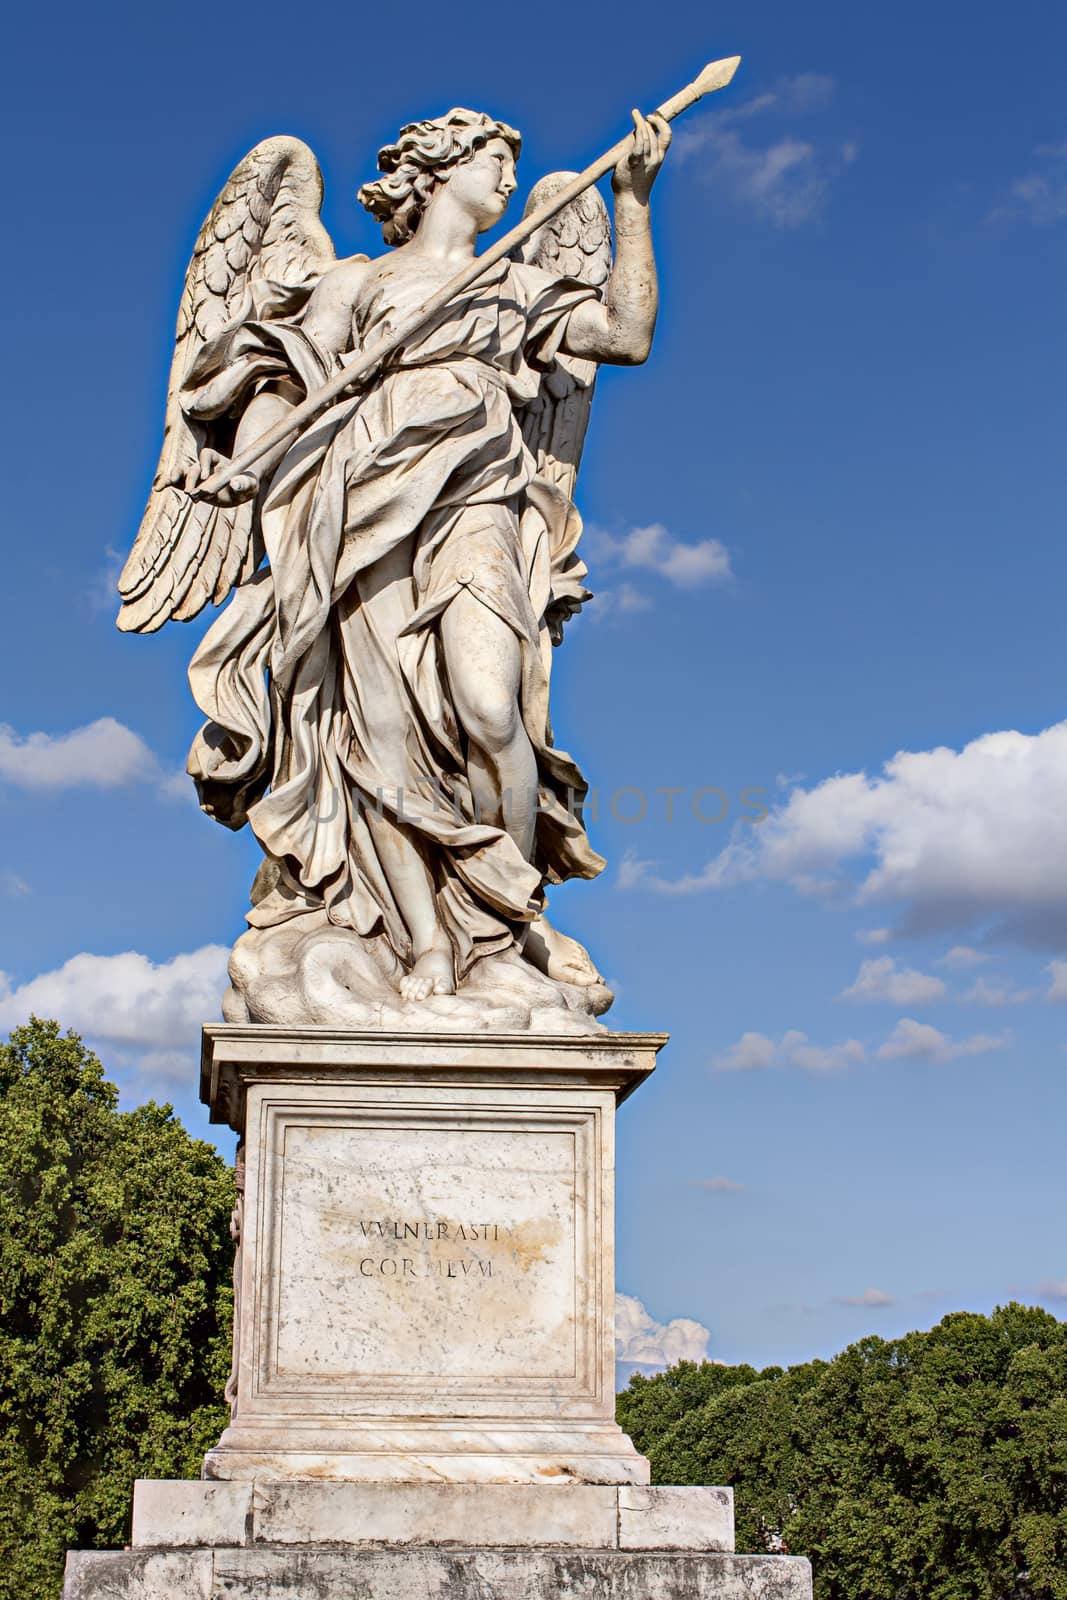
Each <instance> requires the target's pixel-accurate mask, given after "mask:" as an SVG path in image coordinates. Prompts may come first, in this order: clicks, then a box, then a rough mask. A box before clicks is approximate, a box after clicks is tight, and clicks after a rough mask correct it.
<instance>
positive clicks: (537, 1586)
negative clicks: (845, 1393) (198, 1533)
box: [64, 1545, 811, 1600]
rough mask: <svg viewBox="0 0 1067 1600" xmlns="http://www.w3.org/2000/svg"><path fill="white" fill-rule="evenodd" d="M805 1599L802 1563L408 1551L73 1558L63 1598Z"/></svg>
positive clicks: (669, 1555)
mask: <svg viewBox="0 0 1067 1600" xmlns="http://www.w3.org/2000/svg"><path fill="white" fill-rule="evenodd" d="M268 1594H269V1595H270V1597H271V1600H353V1597H355V1596H358V1597H359V1600H426V1596H428V1595H434V1596H437V1597H438V1600H516V1596H522V1600H559V1596H560V1595H567V1596H568V1597H569V1600H634V1597H635V1596H640V1600H811V1568H810V1566H809V1564H808V1562H807V1561H805V1560H804V1559H803V1558H801V1557H790V1556H737V1555H728V1554H722V1553H713V1552H704V1553H700V1554H694V1553H693V1552H691V1551H663V1550H660V1551H625V1550H533V1549H530V1550H514V1549H508V1550H490V1549H485V1548H484V1547H482V1548H480V1549H475V1548H462V1549H440V1548H433V1547H430V1546H421V1547H418V1546H408V1547H406V1548H391V1549H390V1548H382V1547H378V1548H367V1549H363V1550H353V1549H351V1548H349V1549H344V1548H333V1549H330V1548H323V1547H321V1546H320V1547H318V1548H316V1549H307V1548H304V1549H297V1548H293V1547H285V1546H279V1545H260V1546H258V1547H252V1548H247V1549H221V1550H220V1549H216V1550H170V1551H159V1550H130V1551H125V1552H122V1553H117V1552H116V1553H115V1554H96V1553H89V1552H86V1551H72V1552H71V1554H70V1555H69V1556H68V1557H67V1582H66V1587H65V1589H64V1600H263V1596H264V1595H268Z"/></svg>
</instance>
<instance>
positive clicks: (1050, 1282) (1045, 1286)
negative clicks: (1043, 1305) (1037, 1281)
mask: <svg viewBox="0 0 1067 1600" xmlns="http://www.w3.org/2000/svg"><path fill="white" fill-rule="evenodd" d="M1037 1292H1038V1294H1039V1295H1040V1296H1041V1298H1042V1300H1067V1278H1046V1279H1045V1281H1044V1283H1042V1284H1041V1285H1040V1286H1039V1287H1038V1291H1037Z"/></svg>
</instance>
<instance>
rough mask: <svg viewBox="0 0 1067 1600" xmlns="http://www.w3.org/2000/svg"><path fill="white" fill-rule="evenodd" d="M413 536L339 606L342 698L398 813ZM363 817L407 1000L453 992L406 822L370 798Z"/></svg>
mask: <svg viewBox="0 0 1067 1600" xmlns="http://www.w3.org/2000/svg"><path fill="white" fill-rule="evenodd" d="M412 559H413V557H412V541H411V540H410V539H409V540H405V541H404V542H403V543H402V544H401V545H399V546H397V547H396V548H395V549H394V550H391V551H389V552H388V553H387V554H386V555H385V556H383V557H382V558H381V559H380V560H379V561H377V562H376V563H375V565H374V567H373V568H371V569H368V570H367V571H366V572H364V573H362V574H360V575H359V576H358V577H357V579H356V581H355V582H354V583H353V585H352V587H351V590H350V591H349V592H348V594H347V595H346V596H345V597H344V598H343V599H342V601H341V602H340V604H339V606H338V612H337V614H338V629H339V633H340V640H341V649H342V662H343V671H344V680H343V687H344V697H345V705H346V709H347V711H348V716H349V720H350V722H351V728H352V738H353V740H354V743H355V745H356V747H357V748H358V749H359V751H360V752H361V754H362V759H363V761H364V763H365V765H366V767H367V768H368V769H369V770H371V771H373V772H374V773H375V774H377V777H378V779H379V781H380V784H381V787H382V788H383V789H386V790H394V789H395V790H397V791H398V792H399V796H400V808H401V812H402V811H403V810H404V809H406V807H407V806H412V807H413V806H414V805H415V804H417V802H418V794H419V791H418V788H417V787H416V782H417V780H416V778H415V777H413V775H412V772H411V768H410V762H409V757H408V752H407V737H408V732H409V729H410V725H411V708H410V706H409V704H408V701H407V691H406V689H405V686H404V684H403V682H402V680H401V677H400V672H399V667H398V664H397V657H396V639H397V636H398V635H399V634H400V632H401V630H402V629H403V628H404V626H405V624H406V623H407V621H408V620H409V618H410V615H411V610H412V603H411V563H412ZM362 822H363V825H364V827H365V828H366V831H367V833H368V834H369V836H370V841H371V845H372V848H373V852H374V855H375V857H376V858H377V864H378V866H379V867H380V870H381V872H382V874H383V875H384V877H385V880H386V884H387V885H388V890H389V893H390V894H391V895H392V898H393V900H394V902H395V905H396V909H397V910H398V912H399V914H400V917H401V919H402V921H403V923H404V925H405V927H406V928H407V930H408V933H409V935H410V937H411V953H412V965H411V970H410V972H406V973H405V974H404V976H403V977H402V978H401V979H400V984H399V988H400V992H401V994H402V995H403V996H404V997H405V999H409V1000H425V999H426V998H427V996H428V995H430V994H453V993H454V992H455V988H456V976H455V959H454V955H453V951H452V944H451V941H450V940H449V937H448V934H447V933H446V932H445V930H444V928H443V927H442V926H441V921H440V917H439V915H438V909H437V894H436V886H435V883H434V878H433V873H432V871H431V868H430V863H429V860H428V859H427V855H426V853H425V851H424V850H423V849H422V848H421V847H420V844H419V842H418V841H417V839H416V837H415V836H414V832H413V830H412V828H411V827H410V826H409V825H406V824H405V823H404V821H403V819H402V817H401V816H394V815H392V814H390V813H389V812H387V811H384V810H383V809H382V808H381V806H380V805H376V804H375V803H374V799H373V797H371V796H369V795H368V796H366V797H365V801H364V804H363V806H362Z"/></svg>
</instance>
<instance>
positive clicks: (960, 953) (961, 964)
mask: <svg viewBox="0 0 1067 1600" xmlns="http://www.w3.org/2000/svg"><path fill="white" fill-rule="evenodd" d="M988 960H989V956H988V955H987V954H986V953H985V952H984V951H982V950H974V949H972V948H971V946H970V945H969V944H954V945H953V946H952V949H951V950H946V951H945V954H944V955H943V956H938V958H937V960H936V962H935V963H934V965H935V966H938V967H949V968H951V970H952V971H953V972H965V971H966V970H967V968H968V967H978V966H981V964H982V962H983V961H988Z"/></svg>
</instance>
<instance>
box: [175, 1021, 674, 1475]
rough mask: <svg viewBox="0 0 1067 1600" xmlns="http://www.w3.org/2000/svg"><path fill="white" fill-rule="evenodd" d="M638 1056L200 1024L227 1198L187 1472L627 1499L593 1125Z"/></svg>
mask: <svg viewBox="0 0 1067 1600" xmlns="http://www.w3.org/2000/svg"><path fill="white" fill-rule="evenodd" d="M662 1042H663V1041H662V1038H661V1037H660V1036H655V1035H652V1036H649V1035H634V1036H630V1035H625V1034H608V1033H606V1032H605V1033H603V1034H601V1035H599V1036H598V1037H597V1038H596V1040H595V1041H589V1042H588V1043H586V1042H584V1041H582V1040H579V1039H574V1038H572V1037H569V1036H560V1037H559V1038H556V1039H548V1040H546V1041H544V1042H543V1043H541V1042H534V1041H532V1040H530V1039H529V1038H526V1037H524V1036H521V1035H518V1036H515V1035H512V1036H508V1037H505V1038H496V1039H494V1038H492V1037H489V1038H486V1039H484V1040H481V1039H465V1040H462V1041H457V1040H456V1039H455V1038H454V1037H452V1036H450V1035H440V1036H433V1035H428V1034H423V1035H415V1036H410V1035H408V1036H397V1037H396V1038H394V1039H392V1040H390V1039H389V1038H388V1037H383V1036H382V1035H379V1034H374V1033H366V1034H363V1035H356V1034H350V1033H345V1034H343V1035H342V1034H333V1033H331V1032H330V1031H329V1030H321V1031H316V1030H306V1031H302V1030H295V1031H294V1030H280V1029H279V1030H271V1029H267V1028H256V1027H244V1028H242V1027H234V1026H222V1027H214V1028H209V1029H206V1030H205V1053H204V1080H203V1081H204V1087H205V1091H206V1098H207V1099H208V1101H209V1103H210V1105H211V1106H212V1115H213V1116H215V1117H216V1118H220V1117H226V1118H228V1119H229V1120H231V1121H232V1122H233V1124H234V1125H235V1126H236V1127H237V1128H238V1131H240V1132H241V1133H242V1134H243V1136H244V1167H245V1185H244V1198H243V1205H242V1216H241V1224H240V1226H241V1241H240V1263H239V1271H238V1287H239V1295H238V1304H239V1306H240V1325H239V1329H238V1337H237V1340H236V1349H237V1359H236V1374H235V1378H234V1380H232V1381H231V1386H230V1392H231V1394H232V1395H233V1397H234V1403H233V1415H232V1421H231V1425H230V1426H229V1427H228V1428H227V1429H226V1431H225V1433H224V1434H223V1437H222V1439H221V1440H220V1442H219V1444H218V1446H217V1447H216V1448H215V1449H214V1450H212V1451H211V1452H209V1454H208V1457H207V1459H206V1461H205V1464H204V1474H205V1476H206V1477H208V1478H212V1479H253V1478H256V1479H263V1478H270V1477H276V1478H286V1477H289V1478H308V1477H314V1478H336V1479H349V1480H369V1481H393V1482H441V1481H445V1482H470V1483H518V1482H521V1483H531V1482H546V1481H547V1482H557V1481H561V1480H562V1481H571V1482H577V1483H583V1482H585V1483H604V1484H617V1483H622V1484H635V1485H640V1484H645V1483H647V1482H648V1464H647V1462H646V1461H645V1460H644V1458H643V1457H642V1456H640V1455H638V1454H637V1452H636V1451H635V1450H634V1448H633V1446H632V1444H631V1443H630V1441H629V1440H628V1439H627V1438H626V1436H625V1434H623V1432H622V1431H621V1429H620V1428H619V1427H618V1425H617V1424H616V1422H615V1417H614V1397H615V1391H614V1329H613V1316H612V1309H613V1305H614V1292H615V1290H614V1117H615V1107H616V1103H617V1101H618V1099H619V1098H620V1097H622V1096H623V1095H624V1094H625V1093H627V1092H628V1091H629V1090H630V1089H631V1088H632V1087H633V1086H634V1085H635V1084H636V1083H637V1082H639V1081H640V1080H641V1079H642V1078H643V1077H644V1076H646V1075H647V1073H648V1072H649V1071H651V1070H652V1066H653V1063H654V1059H655V1052H656V1050H657V1048H658V1047H659V1045H660V1044H661V1043H662Z"/></svg>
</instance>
